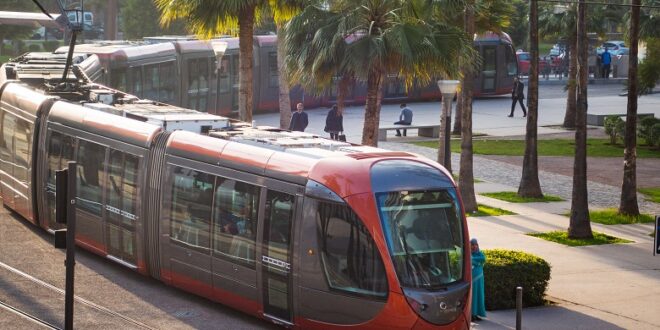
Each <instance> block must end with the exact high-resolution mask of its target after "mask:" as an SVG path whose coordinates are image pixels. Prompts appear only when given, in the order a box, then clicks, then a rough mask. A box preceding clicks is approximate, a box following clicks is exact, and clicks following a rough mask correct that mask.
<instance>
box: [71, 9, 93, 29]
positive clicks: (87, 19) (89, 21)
mask: <svg viewBox="0 0 660 330" xmlns="http://www.w3.org/2000/svg"><path fill="white" fill-rule="evenodd" d="M79 15H80V12H79V11H70V12H68V13H67V14H66V16H67V17H68V18H69V21H70V22H78V23H80V17H77V16H79ZM82 16H83V22H84V23H85V25H90V26H91V25H93V23H94V14H93V13H92V12H91V11H86V12H83V15H82Z"/></svg>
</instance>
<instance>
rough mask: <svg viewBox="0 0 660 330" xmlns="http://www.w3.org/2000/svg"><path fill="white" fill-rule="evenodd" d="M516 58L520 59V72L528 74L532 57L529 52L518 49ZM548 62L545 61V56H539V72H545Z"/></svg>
mask: <svg viewBox="0 0 660 330" xmlns="http://www.w3.org/2000/svg"><path fill="white" fill-rule="evenodd" d="M516 58H517V59H518V74H520V75H528V74H529V68H530V63H531V62H530V61H531V59H532V57H531V56H530V55H529V52H523V51H520V50H519V51H517V52H516ZM546 65H547V63H546V62H545V61H543V58H539V74H540V73H542V72H543V69H544V68H545V66H546Z"/></svg>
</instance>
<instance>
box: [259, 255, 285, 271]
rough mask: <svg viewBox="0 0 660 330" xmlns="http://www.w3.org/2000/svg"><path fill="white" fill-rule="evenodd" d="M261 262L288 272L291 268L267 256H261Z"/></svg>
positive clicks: (283, 262)
mask: <svg viewBox="0 0 660 330" xmlns="http://www.w3.org/2000/svg"><path fill="white" fill-rule="evenodd" d="M261 262H263V263H265V264H268V265H271V266H275V267H278V268H282V269H286V270H289V269H290V268H291V265H290V264H289V263H288V262H285V261H282V260H280V259H275V258H271V257H269V256H261Z"/></svg>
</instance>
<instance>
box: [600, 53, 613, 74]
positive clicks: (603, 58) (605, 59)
mask: <svg viewBox="0 0 660 330" xmlns="http://www.w3.org/2000/svg"><path fill="white" fill-rule="evenodd" d="M600 62H601V63H602V65H603V70H602V72H603V78H605V79H610V65H611V64H612V54H610V52H609V51H608V50H607V47H605V50H604V51H603V53H602V54H600Z"/></svg>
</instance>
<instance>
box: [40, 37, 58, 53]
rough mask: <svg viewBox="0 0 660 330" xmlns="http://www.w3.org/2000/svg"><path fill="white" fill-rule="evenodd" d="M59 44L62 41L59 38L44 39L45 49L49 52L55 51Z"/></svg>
mask: <svg viewBox="0 0 660 330" xmlns="http://www.w3.org/2000/svg"><path fill="white" fill-rule="evenodd" d="M59 46H60V42H59V41H57V40H48V41H44V50H45V51H47V52H54V51H55V50H56V49H57V47H59Z"/></svg>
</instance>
